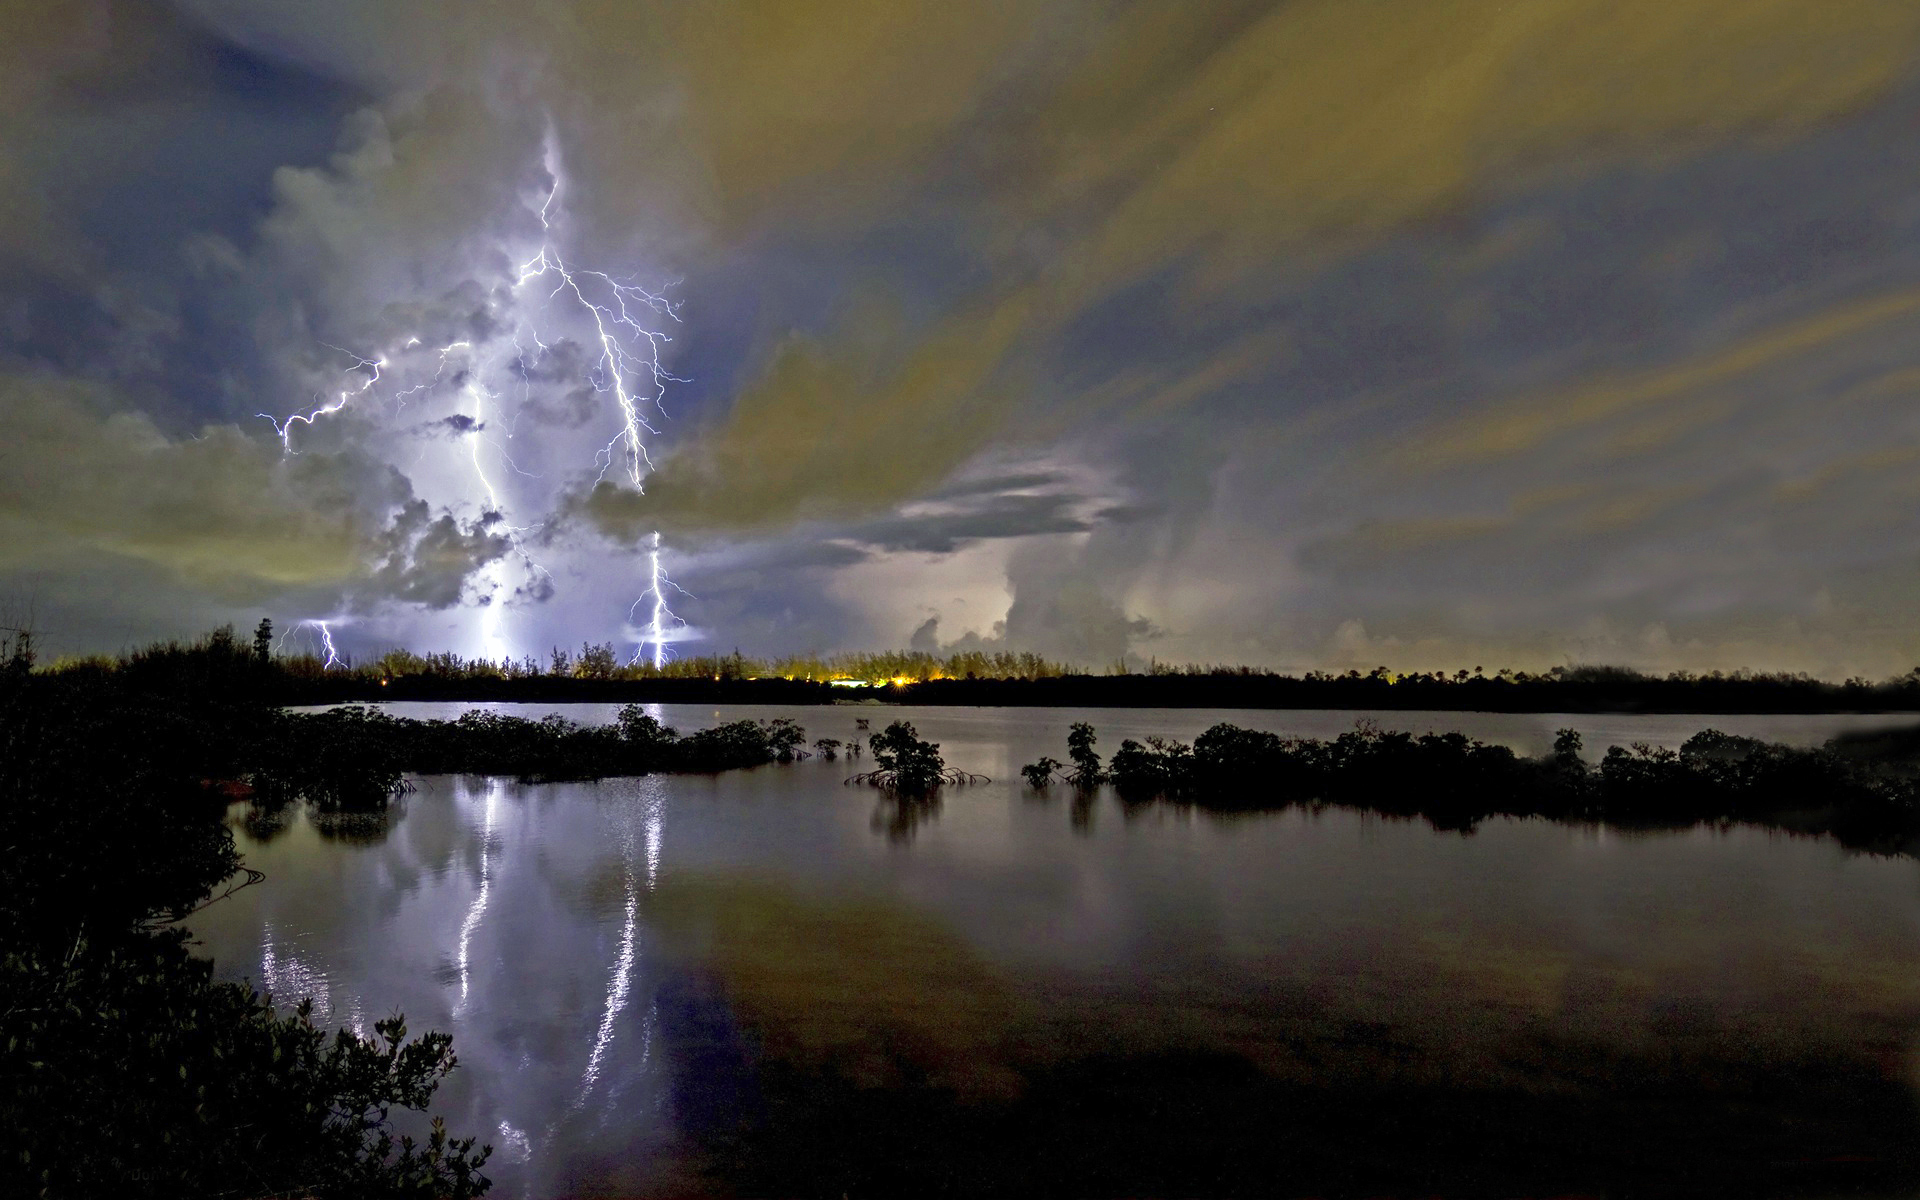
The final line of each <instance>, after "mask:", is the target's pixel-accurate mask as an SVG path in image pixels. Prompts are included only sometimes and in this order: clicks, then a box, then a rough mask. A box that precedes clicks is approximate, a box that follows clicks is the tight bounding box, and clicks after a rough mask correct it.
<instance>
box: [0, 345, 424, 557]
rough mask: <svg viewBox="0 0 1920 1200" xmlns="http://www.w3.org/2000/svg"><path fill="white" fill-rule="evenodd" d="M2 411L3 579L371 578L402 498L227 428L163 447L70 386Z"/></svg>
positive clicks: (140, 422) (375, 478) (33, 389)
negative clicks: (41, 573)
mask: <svg viewBox="0 0 1920 1200" xmlns="http://www.w3.org/2000/svg"><path fill="white" fill-rule="evenodd" d="M0 411H5V412H6V414H7V437H6V440H5V443H4V445H0V565H5V566H13V565H19V564H28V565H31V564H33V563H35V562H41V561H48V560H53V559H58V558H60V557H63V556H67V555H71V554H75V553H85V552H92V553H107V554H111V555H117V556H120V557H124V558H131V559H136V560H139V561H142V562H146V563H151V564H154V565H156V566H159V567H161V568H164V569H165V570H167V571H169V572H172V573H174V574H175V575H177V576H179V577H182V578H185V579H189V580H192V581H194V582H195V583H197V584H200V585H202V586H205V587H208V588H210V589H213V590H215V591H220V592H223V593H235V592H247V591H249V590H252V591H258V590H259V589H261V588H278V587H285V586H298V585H304V584H314V583H334V582H341V581H347V580H352V579H356V578H358V577H360V576H362V575H363V574H364V573H365V572H366V570H367V560H368V558H369V557H370V555H371V553H372V551H373V550H374V549H375V548H376V547H377V541H378V538H379V536H380V533H381V529H382V526H383V524H384V518H385V509H386V507H388V506H389V505H390V504H392V503H396V502H398V501H399V500H402V499H404V498H405V490H406V489H405V483H404V481H402V480H398V479H397V478H395V477H390V476H387V475H385V474H383V473H381V472H378V471H377V470H372V469H369V468H367V467H366V466H365V464H357V465H356V464H354V463H349V462H345V461H343V460H340V459H338V458H332V457H328V456H323V455H317V454H316V455H310V456H302V457H298V458H294V459H291V460H283V459H282V458H281V456H280V453H279V451H280V447H279V446H278V445H277V444H275V443H271V442H269V443H266V444H262V443H260V442H257V441H255V440H253V439H251V438H248V437H247V436H245V435H244V434H242V433H241V432H240V431H239V430H238V429H236V428H234V427H233V426H231V425H223V426H212V427H209V428H207V429H205V430H203V431H202V433H201V436H199V437H198V438H190V439H184V440H176V439H172V438H169V437H167V436H165V435H164V434H162V433H161V432H160V431H159V430H158V429H157V428H156V427H155V426H154V425H153V423H152V422H151V421H149V420H148V419H147V418H146V417H144V416H139V415H136V414H130V413H119V414H113V415H103V413H102V411H101V410H100V409H99V408H98V406H97V397H94V396H92V395H90V394H89V392H88V390H87V389H85V388H83V387H80V386H76V385H69V384H58V383H51V382H48V381H43V380H35V379H22V378H18V377H12V378H0ZM383 492H384V495H383V494H382V493H383Z"/></svg>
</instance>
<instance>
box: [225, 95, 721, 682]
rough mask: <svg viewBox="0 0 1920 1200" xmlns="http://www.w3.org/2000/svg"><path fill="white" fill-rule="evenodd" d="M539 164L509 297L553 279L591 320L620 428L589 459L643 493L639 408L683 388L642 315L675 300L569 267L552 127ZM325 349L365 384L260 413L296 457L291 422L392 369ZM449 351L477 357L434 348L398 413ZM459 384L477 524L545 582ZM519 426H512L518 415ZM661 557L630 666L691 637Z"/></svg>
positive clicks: (480, 401)
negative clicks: (617, 471)
mask: <svg viewBox="0 0 1920 1200" xmlns="http://www.w3.org/2000/svg"><path fill="white" fill-rule="evenodd" d="M542 165H543V167H544V168H545V170H546V173H547V177H548V179H549V180H550V181H551V185H550V186H549V187H548V189H547V192H546V195H545V197H544V199H543V200H542V201H541V203H540V207H539V208H538V210H537V215H538V217H539V220H540V228H541V230H542V233H543V237H542V240H541V243H540V246H539V248H538V249H537V250H536V251H535V252H534V253H533V254H532V255H530V256H529V257H527V258H526V259H525V260H524V261H522V262H521V263H520V265H519V267H518V269H517V273H516V274H515V275H514V276H513V277H512V291H513V292H514V293H515V294H516V295H517V294H519V293H520V292H522V291H523V290H524V289H526V288H527V287H528V286H529V285H531V284H534V283H535V282H536V281H548V282H551V283H552V287H551V288H548V289H546V295H545V299H544V303H545V305H547V306H551V305H552V304H553V303H554V302H555V301H559V302H561V303H563V304H567V305H568V306H569V307H571V308H573V309H574V310H575V311H577V312H578V313H579V314H580V315H581V316H583V317H584V318H586V319H587V320H588V321H590V322H591V323H592V326H593V336H592V344H594V345H595V346H597V349H598V356H597V357H596V358H595V360H594V362H593V365H592V367H591V369H590V370H589V372H588V376H587V378H588V380H589V382H590V383H591V384H592V386H593V387H594V389H595V390H596V391H598V392H600V393H601V394H603V395H610V396H611V397H612V398H613V400H614V404H615V408H616V409H617V418H618V430H617V432H616V433H615V434H614V436H613V438H612V439H611V440H609V441H608V442H607V444H606V445H605V446H604V447H603V448H601V449H600V450H599V451H597V452H596V453H595V455H594V461H595V462H596V463H597V464H598V467H599V472H600V476H601V477H602V478H604V477H605V476H606V473H607V472H608V471H609V470H610V469H612V468H613V466H614V464H615V462H616V461H619V462H620V463H621V464H622V465H623V467H624V473H625V474H626V476H627V479H628V481H629V482H631V483H632V485H633V486H634V487H635V488H640V487H641V486H642V482H643V481H644V479H645V478H646V475H647V473H648V472H649V471H651V470H652V468H653V462H652V459H651V458H650V457H649V456H648V453H647V444H646V438H647V437H648V436H657V435H658V433H659V431H658V430H657V429H656V428H655V427H654V426H653V425H652V424H651V423H650V422H649V421H648V419H647V415H646V412H645V409H646V408H648V407H650V408H652V409H654V410H657V411H658V412H660V413H661V414H662V415H665V412H666V408H665V404H664V401H665V397H666V392H667V385H668V384H669V383H675V382H685V381H684V380H680V379H678V378H677V377H675V376H674V375H673V374H672V373H670V372H669V371H668V370H667V369H666V366H665V364H664V363H663V362H662V361H661V347H662V346H663V345H665V344H666V343H667V342H669V341H671V340H672V339H671V338H670V337H669V336H668V335H667V334H665V333H663V332H661V331H660V330H659V329H656V328H653V327H652V322H651V321H650V320H649V319H648V318H649V317H654V318H666V319H668V320H671V321H675V322H677V321H678V320H679V319H680V315H679V312H678V311H677V309H676V306H675V305H674V304H673V302H671V301H670V300H668V299H667V298H666V297H665V296H663V295H661V294H660V293H658V292H654V291H650V290H648V289H647V288H645V287H642V286H640V285H638V284H636V283H634V282H632V281H630V280H627V279H620V278H616V277H615V276H613V275H612V274H609V273H608V272H606V271H601V270H592V269H587V268H584V267H579V266H575V265H573V264H571V263H569V262H568V261H567V259H566V257H565V256H564V255H563V254H562V253H561V252H560V250H559V249H558V247H557V246H556V245H555V243H554V240H553V233H554V223H555V221H556V220H557V219H558V216H559V213H560V207H559V206H560V194H561V187H562V174H561V167H560V152H559V143H558V139H557V137H556V136H555V135H554V134H553V132H552V131H551V130H549V132H548V135H547V138H546V142H545V147H544V152H543V157H542ZM522 333H524V334H526V336H527V337H528V339H529V340H530V341H531V343H532V345H533V350H532V353H531V357H532V360H533V361H536V362H537V361H538V360H539V359H541V358H544V357H545V356H546V355H547V354H548V353H549V352H550V349H551V347H550V346H549V344H548V343H547V342H546V341H545V340H544V339H543V338H542V337H541V336H540V331H539V330H538V329H537V328H535V327H534V326H533V325H532V324H531V323H529V322H527V321H525V320H524V319H523V320H522V321H521V323H520V324H519V326H518V327H517V328H516V330H515V332H514V333H513V334H512V335H511V336H510V337H509V339H508V340H510V341H511V343H512V345H513V346H514V349H515V351H516V357H515V360H514V362H515V366H516V367H517V369H518V371H519V374H520V380H521V386H522V391H523V392H525V391H526V390H527V389H528V387H529V382H528V380H529V375H528V369H527V368H528V361H529V353H528V351H527V350H526V349H525V348H524V347H523V345H522V343H521V336H520V335H521V334H522ZM419 344H420V339H419V338H418V337H417V336H409V337H408V338H407V339H406V341H405V343H404V345H403V347H402V349H403V350H411V349H413V348H414V347H417V346H419ZM330 348H331V349H335V350H338V351H339V352H340V353H342V354H345V355H347V357H348V358H350V359H351V360H352V365H351V366H350V367H349V368H348V369H349V371H350V372H353V373H357V374H361V375H363V376H364V378H363V379H362V380H361V382H360V383H359V385H358V386H357V387H349V388H345V389H342V390H341V391H340V392H339V393H338V395H337V396H336V397H335V398H334V399H332V400H330V401H327V402H325V403H322V404H320V405H319V406H318V407H316V408H314V409H312V410H311V411H308V412H304V413H295V414H293V415H291V416H288V417H286V418H284V419H276V418H274V417H272V416H270V415H268V414H265V413H262V414H260V415H261V416H262V417H264V418H265V419H266V420H267V421H269V422H270V423H272V425H273V428H274V432H275V434H277V435H278V437H279V439H280V444H281V446H282V447H283V448H284V449H285V451H286V452H287V453H288V454H295V453H298V451H297V450H296V449H295V447H294V438H293V427H294V426H295V425H304V426H307V427H312V426H313V425H315V424H316V423H317V422H319V420H320V419H321V418H323V417H326V416H330V415H333V414H335V413H338V412H340V411H342V410H343V409H345V408H347V407H348V405H349V404H351V403H352V402H353V401H354V400H355V399H356V398H358V397H361V396H364V395H366V394H367V393H369V392H371V391H372V390H373V388H374V386H375V385H376V384H378V383H379V382H380V381H381V378H382V373H383V371H385V370H387V369H388V367H389V362H388V360H387V358H386V357H385V356H380V355H376V356H373V357H368V356H366V355H362V354H358V353H355V352H353V351H350V350H343V349H340V348H339V347H330ZM455 350H464V351H466V353H467V355H468V356H469V357H471V356H473V355H474V354H475V353H476V350H475V348H474V347H473V346H472V345H470V344H469V343H467V342H464V341H456V342H453V343H451V344H449V345H447V346H444V347H442V348H441V349H440V351H439V362H438V364H437V367H436V369H435V371H434V373H433V376H432V378H431V379H428V380H426V381H425V382H422V383H417V384H415V385H414V386H412V387H409V388H406V389H403V390H400V391H397V392H395V393H394V395H393V396H392V399H393V401H394V403H395V406H396V409H399V408H404V407H405V406H406V402H407V400H408V399H409V398H411V397H413V396H416V395H418V394H420V393H421V392H423V391H426V390H427V389H429V388H431V387H433V386H434V385H435V384H437V383H438V382H439V381H440V380H441V378H442V377H443V375H444V374H445V373H446V369H447V359H448V356H449V355H450V354H452V353H453V352H454V351H455ZM459 382H460V385H461V388H462V391H463V393H464V394H465V396H466V397H467V398H468V400H469V401H470V403H471V405H472V413H471V414H470V420H471V425H470V426H468V427H467V429H466V432H465V436H468V437H471V438H472V439H473V440H472V442H471V443H470V449H471V458H472V468H473V476H474V478H475V480H476V482H477V484H478V487H479V489H480V490H481V491H482V492H484V493H485V496H486V499H485V502H484V511H483V513H482V515H481V522H482V524H483V525H492V524H493V523H495V522H498V523H499V524H500V527H501V528H502V529H503V530H505V531H506V533H507V534H508V537H509V539H510V540H511V542H512V545H513V548H514V551H515V553H516V555H517V556H518V558H519V559H520V561H521V562H522V564H523V565H524V566H525V567H526V569H527V570H528V572H529V573H530V574H532V575H535V576H539V577H541V578H543V579H545V580H547V581H548V582H549V583H551V581H552V579H553V576H552V574H551V573H550V572H549V571H548V570H547V569H546V568H545V567H544V566H542V565H541V564H539V563H538V562H536V561H534V559H533V558H532V557H531V555H530V554H529V553H528V550H527V546H526V544H525V541H524V540H523V537H522V535H523V534H526V533H527V532H529V531H530V530H531V529H535V528H538V527H537V526H518V525H514V524H512V523H511V522H510V521H508V519H507V509H506V505H505V504H504V503H503V502H502V499H501V496H500V494H499V491H498V490H497V489H496V487H495V485H494V481H493V479H492V478H491V477H490V476H489V474H488V472H487V470H486V467H485V464H484V463H483V462H482V460H481V441H482V437H483V435H482V430H483V429H484V427H485V424H486V422H485V414H486V401H488V400H490V399H493V398H494V393H493V392H491V391H489V390H488V389H487V388H486V387H485V386H484V385H483V384H482V383H481V382H480V381H479V378H478V373H477V371H469V372H467V373H465V378H464V380H461V381H459ZM515 424H516V425H517V418H516V421H515ZM507 436H508V437H509V438H511V437H512V436H513V434H512V426H509V431H508V434H507ZM485 440H486V441H487V442H488V444H489V445H493V446H494V448H495V450H496V451H497V452H498V453H499V454H500V457H501V459H502V460H503V461H504V462H505V463H506V464H507V466H508V467H510V468H511V469H512V470H513V471H515V472H517V473H518V474H520V475H524V476H528V477H529V478H538V477H537V476H532V475H529V473H528V472H526V471H524V470H522V469H521V468H520V467H519V465H518V464H517V463H515V462H514V461H513V459H512V457H511V456H509V455H508V454H507V452H506V448H505V447H504V446H502V445H498V444H496V443H495V442H494V440H493V439H492V438H491V437H488V438H486V439H485ZM660 557H661V546H660V534H659V533H658V531H656V532H655V533H654V534H653V537H652V542H651V545H650V546H649V548H648V552H647V558H648V587H647V590H646V591H645V592H643V593H642V594H641V596H640V597H639V599H637V600H635V601H634V603H633V605H632V606H630V607H629V609H628V620H629V623H630V624H631V621H632V618H633V616H634V613H635V610H637V609H638V608H639V607H640V606H641V605H642V604H643V603H649V602H650V609H651V612H650V619H649V620H648V622H647V624H646V625H645V626H643V627H640V628H638V629H635V630H633V631H632V636H634V638H635V641H636V642H637V646H636V649H635V651H634V655H633V658H632V659H630V660H629V661H630V662H639V661H640V660H641V658H642V657H643V656H647V655H648V652H649V649H650V650H651V655H650V657H651V661H652V663H653V665H654V667H655V668H656V669H657V668H659V667H661V666H662V665H664V663H665V662H666V659H667V657H668V650H667V645H668V643H669V642H671V641H675V640H679V639H681V638H683V637H685V636H686V635H687V634H688V633H689V632H690V630H689V628H688V626H687V624H686V622H685V621H683V620H681V619H680V617H679V616H678V615H677V614H675V613H674V612H673V610H672V608H671V607H670V606H669V605H668V603H667V596H666V593H667V590H668V589H669V588H672V589H675V590H680V589H679V588H678V585H676V584H675V583H674V582H673V581H672V580H671V579H670V578H668V577H667V574H666V572H665V570H664V569H663V568H662V566H661V562H660ZM493 582H494V583H496V584H499V583H500V582H502V581H500V580H498V579H497V578H496V579H495V580H494V581H493ZM683 594H685V593H684V592H683ZM498 607H499V605H498V603H496V602H494V601H493V599H492V597H489V600H488V603H487V604H486V608H487V609H488V610H489V611H488V612H487V614H486V615H485V616H484V617H483V620H482V623H483V625H485V626H486V627H487V628H486V633H487V639H486V640H487V643H488V649H489V652H491V651H493V650H494V649H496V648H497V647H496V646H495V643H494V639H493V637H492V634H493V629H494V627H495V626H496V625H497V624H498V620H499V615H498V612H497V609H498ZM323 632H324V629H323ZM336 660H337V656H335V655H331V653H330V657H329V665H333V663H334V661H336Z"/></svg>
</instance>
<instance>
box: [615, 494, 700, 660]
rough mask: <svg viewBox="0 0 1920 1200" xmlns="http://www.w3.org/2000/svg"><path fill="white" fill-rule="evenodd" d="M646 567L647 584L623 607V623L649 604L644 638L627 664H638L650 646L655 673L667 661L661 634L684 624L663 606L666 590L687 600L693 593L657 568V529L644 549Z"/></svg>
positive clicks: (658, 541) (658, 552) (665, 640)
mask: <svg viewBox="0 0 1920 1200" xmlns="http://www.w3.org/2000/svg"><path fill="white" fill-rule="evenodd" d="M647 567H648V571H649V576H650V578H651V582H650V583H649V584H648V585H647V590H646V591H644V592H641V593H640V597H639V599H637V600H635V601H634V602H633V603H632V604H631V605H629V606H628V607H627V621H628V622H629V623H631V622H632V621H633V615H634V610H635V609H637V608H639V607H640V606H641V605H642V604H645V603H647V602H648V601H652V602H653V617H652V620H650V621H649V622H648V623H647V625H646V634H647V636H645V637H643V638H642V639H641V640H640V644H639V645H638V646H636V647H635V648H634V651H633V657H632V658H630V659H628V660H627V663H628V665H632V664H633V663H637V662H639V661H640V658H641V656H642V655H643V654H644V653H646V649H647V647H648V646H649V645H651V646H652V647H653V669H654V670H656V671H658V670H659V669H660V668H661V667H663V666H665V665H666V662H667V639H666V636H665V635H666V634H667V632H668V631H669V630H674V629H684V628H686V624H687V623H686V622H685V621H682V620H681V619H680V617H679V616H678V615H677V614H676V613H675V612H674V611H673V610H672V609H671V608H669V607H667V589H668V588H672V589H673V590H674V591H676V592H679V593H680V594H681V595H682V596H686V597H688V598H689V599H691V598H692V597H693V593H692V592H689V591H688V590H687V589H685V588H683V587H681V586H680V585H679V584H677V583H675V582H674V581H673V580H671V579H669V578H667V573H666V571H665V570H664V569H663V568H662V567H661V566H660V531H659V530H657V529H656V530H654V533H653V544H652V545H651V546H649V547H648V548H647Z"/></svg>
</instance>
